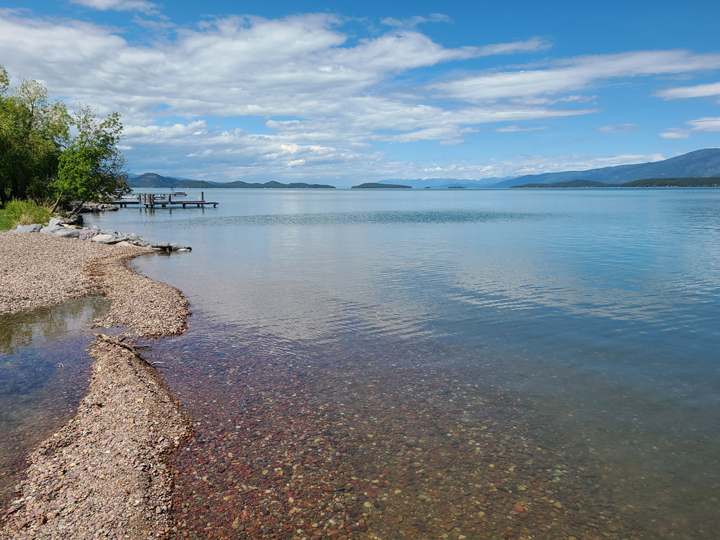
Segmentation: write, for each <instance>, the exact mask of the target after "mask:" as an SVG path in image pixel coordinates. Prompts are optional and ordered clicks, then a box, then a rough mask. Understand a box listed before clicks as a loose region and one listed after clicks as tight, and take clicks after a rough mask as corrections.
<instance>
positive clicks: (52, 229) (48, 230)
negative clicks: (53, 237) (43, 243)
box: [40, 223, 65, 234]
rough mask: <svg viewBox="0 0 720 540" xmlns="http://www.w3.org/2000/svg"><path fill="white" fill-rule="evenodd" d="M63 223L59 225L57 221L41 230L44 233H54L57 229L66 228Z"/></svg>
mask: <svg viewBox="0 0 720 540" xmlns="http://www.w3.org/2000/svg"><path fill="white" fill-rule="evenodd" d="M64 228H65V227H63V226H62V225H58V224H57V223H56V224H55V225H48V226H47V227H43V228H42V229H40V232H41V233H43V234H52V233H53V232H55V231H57V230H58V229H64Z"/></svg>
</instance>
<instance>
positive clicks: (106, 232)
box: [100, 229, 122, 238]
mask: <svg viewBox="0 0 720 540" xmlns="http://www.w3.org/2000/svg"><path fill="white" fill-rule="evenodd" d="M100 234H109V235H110V236H114V237H115V238H120V237H121V236H122V234H120V233H119V232H117V231H111V230H110V229H103V230H102V231H100Z"/></svg>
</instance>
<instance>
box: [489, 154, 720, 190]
mask: <svg viewBox="0 0 720 540" xmlns="http://www.w3.org/2000/svg"><path fill="white" fill-rule="evenodd" d="M717 176H720V148H705V149H703V150H696V151H694V152H690V153H688V154H683V155H682V156H676V157H674V158H670V159H666V160H664V161H655V162H652V163H638V164H636V165H619V166H616V167H604V168H602V169H591V170H589V171H565V172H559V173H546V174H531V175H526V176H518V177H517V178H513V179H511V180H504V181H502V182H498V183H497V184H493V185H492V186H489V187H512V186H520V185H524V184H538V183H545V184H553V183H556V182H570V181H572V180H576V179H578V178H582V179H583V180H588V181H592V182H604V183H607V184H625V183H627V182H633V181H635V180H643V179H646V178H653V179H662V178H668V179H669V178H708V177H717Z"/></svg>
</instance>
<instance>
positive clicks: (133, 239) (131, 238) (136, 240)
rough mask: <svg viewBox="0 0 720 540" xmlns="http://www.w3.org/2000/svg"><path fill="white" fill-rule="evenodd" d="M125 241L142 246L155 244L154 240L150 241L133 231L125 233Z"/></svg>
mask: <svg viewBox="0 0 720 540" xmlns="http://www.w3.org/2000/svg"><path fill="white" fill-rule="evenodd" d="M125 242H129V243H130V244H133V245H135V246H141V247H150V246H152V245H153V244H152V242H150V241H149V240H147V239H146V238H143V237H142V236H139V235H137V234H133V233H129V234H126V235H125Z"/></svg>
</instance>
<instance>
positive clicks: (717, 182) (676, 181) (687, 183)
mask: <svg viewBox="0 0 720 540" xmlns="http://www.w3.org/2000/svg"><path fill="white" fill-rule="evenodd" d="M605 187H608V188H626V187H630V188H632V187H720V178H717V177H713V176H710V177H705V178H646V179H643V180H633V181H632V182H625V183H624V184H606V183H605V182H594V181H592V180H570V181H569V182H551V183H549V184H538V183H534V184H523V185H521V186H512V188H511V189H523V188H525V189H528V188H529V189H536V188H605Z"/></svg>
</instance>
